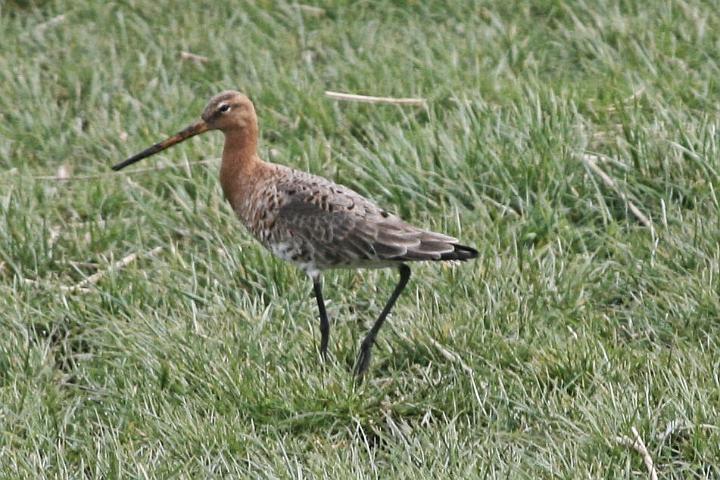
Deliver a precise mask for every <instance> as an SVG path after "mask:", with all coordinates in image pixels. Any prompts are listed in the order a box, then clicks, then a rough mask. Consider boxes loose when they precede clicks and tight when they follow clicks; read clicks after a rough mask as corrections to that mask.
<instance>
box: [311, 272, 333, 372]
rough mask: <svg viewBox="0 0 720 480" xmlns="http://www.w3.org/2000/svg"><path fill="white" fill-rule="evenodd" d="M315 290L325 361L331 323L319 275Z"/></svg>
mask: <svg viewBox="0 0 720 480" xmlns="http://www.w3.org/2000/svg"><path fill="white" fill-rule="evenodd" d="M312 281H313V290H315V300H317V304H318V310H320V355H322V359H323V360H327V349H328V342H330V322H329V321H328V317H327V312H326V311H325V300H323V296H322V278H321V277H320V276H319V275H318V276H317V277H313V279H312Z"/></svg>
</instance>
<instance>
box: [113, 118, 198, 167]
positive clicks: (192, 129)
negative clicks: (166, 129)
mask: <svg viewBox="0 0 720 480" xmlns="http://www.w3.org/2000/svg"><path fill="white" fill-rule="evenodd" d="M208 130H210V126H209V125H208V124H207V122H205V120H200V121H198V122H196V123H193V124H192V125H190V126H189V127H187V128H185V129H184V130H182V131H180V132H178V133H176V134H175V135H173V136H172V137H170V138H168V139H166V140H163V141H162V142H160V143H156V144H155V145H153V146H152V147H150V148H146V149H145V150H143V151H142V152H140V153H138V154H137V155H133V156H132V157H130V158H128V159H127V160H124V161H122V162H120V163H118V164H117V165H113V166H112V169H113V170H115V171H118V170H121V169H123V168H125V167H127V166H128V165H132V164H133V163H135V162H139V161H140V160H142V159H143V158H147V157H149V156H151V155H155V154H156V153H158V152H161V151H163V150H165V149H166V148H170V147H172V146H173V145H175V144H178V143H180V142H183V141H185V140H187V139H188V138H190V137H194V136H195V135H199V134H201V133H203V132H207V131H208Z"/></svg>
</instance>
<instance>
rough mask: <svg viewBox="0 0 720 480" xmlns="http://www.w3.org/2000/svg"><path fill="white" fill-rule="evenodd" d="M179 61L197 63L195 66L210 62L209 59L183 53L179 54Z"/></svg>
mask: <svg viewBox="0 0 720 480" xmlns="http://www.w3.org/2000/svg"><path fill="white" fill-rule="evenodd" d="M180 59H181V60H187V61H190V62H193V63H197V64H203V63H207V62H209V61H210V59H209V58H208V57H204V56H202V55H196V54H194V53H190V52H185V51H182V52H180Z"/></svg>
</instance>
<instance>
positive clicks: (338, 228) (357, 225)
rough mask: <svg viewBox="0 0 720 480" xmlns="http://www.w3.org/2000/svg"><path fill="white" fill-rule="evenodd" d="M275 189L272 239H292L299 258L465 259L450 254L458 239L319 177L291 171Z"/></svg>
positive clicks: (333, 262) (338, 262)
mask: <svg viewBox="0 0 720 480" xmlns="http://www.w3.org/2000/svg"><path fill="white" fill-rule="evenodd" d="M277 189H278V196H279V198H281V199H282V200H281V202H280V207H279V209H278V213H277V216H276V218H275V225H274V227H275V228H274V229H273V230H274V231H275V232H276V236H278V238H275V239H274V240H275V241H276V242H294V243H295V244H296V245H297V246H298V248H297V249H296V250H297V252H298V255H297V256H298V257H299V258H298V259H297V261H300V262H308V261H312V262H313V263H314V264H315V265H316V266H317V267H318V268H330V267H341V266H363V265H367V266H372V265H378V266H380V265H385V264H389V263H392V262H396V261H419V260H443V259H463V258H455V255H454V252H455V251H456V250H457V247H458V245H457V239H455V238H453V237H449V236H447V235H443V234H441V233H435V232H430V231H427V230H422V229H419V228H417V227H414V226H412V225H410V224H408V223H406V222H404V221H403V220H402V219H400V218H399V217H397V216H395V215H392V214H389V213H388V212H386V211H384V210H382V209H381V208H379V207H378V206H377V205H375V204H374V203H373V202H371V201H370V200H368V199H366V198H365V197H363V196H362V195H360V194H359V193H357V192H355V191H353V190H350V189H349V188H347V187H344V186H342V185H337V184H335V183H333V182H330V181H329V180H326V179H324V178H322V177H316V176H314V175H310V174H306V173H303V172H297V171H293V175H292V177H291V178H288V180H287V181H285V182H281V183H279V184H278V185H277ZM280 237H282V238H280ZM464 248H469V247H464ZM470 250H472V249H470ZM468 258H471V257H468ZM293 259H294V258H293Z"/></svg>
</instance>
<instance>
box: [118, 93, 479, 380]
mask: <svg viewBox="0 0 720 480" xmlns="http://www.w3.org/2000/svg"><path fill="white" fill-rule="evenodd" d="M209 130H220V131H221V132H223V133H224V134H225V146H224V148H223V154H222V163H221V166H220V183H221V185H222V189H223V193H224V194H225V198H227V200H228V201H229V202H230V205H231V206H232V208H233V210H234V211H235V213H236V214H237V216H238V218H239V219H240V221H241V222H242V223H243V224H244V225H245V227H246V228H247V229H248V230H249V231H250V232H251V233H252V234H253V235H254V236H255V238H257V239H258V240H259V241H260V243H262V244H263V245H264V246H265V247H266V248H267V249H268V250H270V251H271V252H272V253H274V254H275V255H277V256H278V257H280V258H282V259H283V260H288V261H290V262H292V263H294V264H295V265H297V266H298V267H299V268H300V269H302V270H303V271H304V272H305V273H307V275H308V276H309V277H310V279H311V280H312V282H313V290H314V293H315V298H316V299H317V304H318V309H319V310H320V334H321V339H320V353H321V355H322V357H323V358H326V356H327V348H328V342H329V339H330V323H329V321H328V316H327V313H326V311H325V302H324V300H323V296H322V277H321V274H322V272H323V271H324V270H327V269H331V268H385V267H396V268H397V269H398V270H399V272H400V281H399V282H398V284H397V286H396V287H395V290H394V291H393V292H392V295H390V298H389V299H388V301H387V303H386V304H385V307H384V308H383V310H382V312H381V313H380V315H379V316H378V318H377V320H376V321H375V323H374V324H373V326H372V328H371V329H370V331H369V332H368V334H367V335H366V336H365V338H364V339H363V341H362V343H361V345H360V352H359V354H358V358H357V362H356V364H355V369H354V371H355V374H356V375H357V376H358V377H360V378H362V376H363V375H364V374H365V372H366V371H367V368H368V365H369V364H370V355H371V350H372V347H373V344H374V343H375V338H376V337H377V334H378V331H379V330H380V327H382V324H383V322H384V321H385V318H386V317H387V315H388V313H389V312H390V309H392V307H393V305H394V304H395V301H396V300H397V298H398V297H399V296H400V293H401V292H402V291H403V289H404V288H405V285H406V284H407V282H408V280H409V278H410V267H408V265H407V263H408V262H416V261H441V260H469V259H471V258H475V257H476V256H477V250H475V249H474V248H471V247H467V246H465V245H461V244H459V243H458V240H457V239H455V238H453V237H449V236H447V235H443V234H442V233H435V232H431V231H428V230H424V229H422V228H418V227H414V226H412V225H410V224H408V223H406V222H404V221H403V220H402V219H401V218H399V217H397V216H395V215H393V214H392V213H389V212H387V211H386V210H384V209H382V208H380V207H378V206H377V205H376V204H375V203H373V202H372V201H370V200H368V199H367V198H365V197H363V196H362V195H360V194H359V193H357V192H355V191H353V190H351V189H349V188H347V187H344V186H342V185H338V184H336V183H333V182H331V181H330V180H327V179H325V178H322V177H319V176H315V175H311V174H309V173H305V172H301V171H298V170H294V169H292V168H289V167H286V166H283V165H277V164H273V163H269V162H265V161H263V160H262V159H260V157H259V156H258V154H257V143H258V123H257V116H256V115H255V108H254V106H253V104H252V102H251V101H250V99H249V98H248V97H246V96H245V95H243V94H241V93H239V92H234V91H227V92H222V93H220V94H218V95H216V96H214V97H213V98H212V99H211V100H210V102H209V103H208V105H207V107H205V110H204V111H203V113H202V115H201V120H199V121H198V122H196V123H194V124H192V125H190V126H189V127H187V128H186V129H184V130H182V131H181V132H179V133H178V134H176V135H174V136H172V137H170V138H168V139H167V140H164V141H162V142H160V143H158V144H155V145H153V146H152V147H150V148H148V149H146V150H144V151H142V152H140V153H138V154H137V155H134V156H132V157H130V158H128V159H127V160H125V161H124V162H121V163H119V164H117V165H115V166H113V167H112V168H113V170H120V169H121V168H124V167H127V166H128V165H131V164H133V163H135V162H137V161H138V160H142V159H143V158H146V157H149V156H150V155H154V154H156V153H158V152H160V151H162V150H164V149H166V148H168V147H171V146H173V145H175V144H177V143H180V142H182V141H183V140H186V139H188V138H190V137H192V136H195V135H198V134H200V133H203V132H207V131H209Z"/></svg>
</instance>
